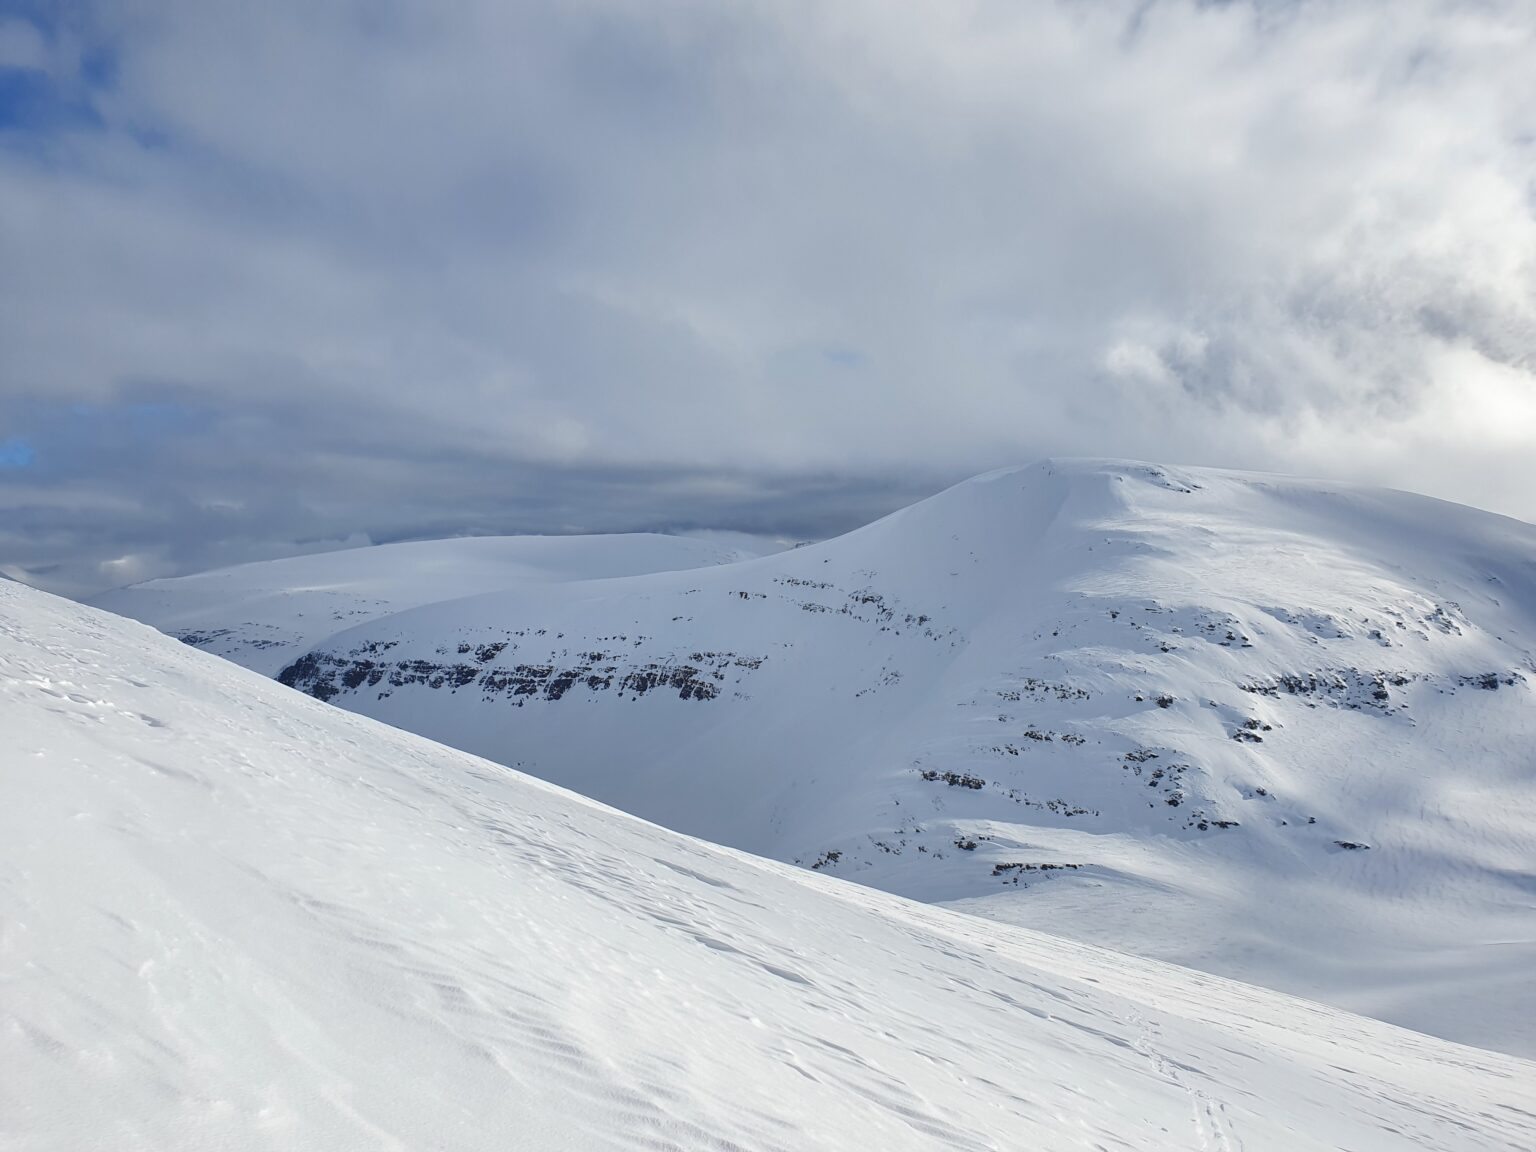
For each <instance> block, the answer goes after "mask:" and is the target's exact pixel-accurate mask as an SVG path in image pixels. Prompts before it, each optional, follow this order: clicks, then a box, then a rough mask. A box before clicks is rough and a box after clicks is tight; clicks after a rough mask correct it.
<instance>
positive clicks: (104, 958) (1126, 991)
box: [0, 565, 1536, 1152]
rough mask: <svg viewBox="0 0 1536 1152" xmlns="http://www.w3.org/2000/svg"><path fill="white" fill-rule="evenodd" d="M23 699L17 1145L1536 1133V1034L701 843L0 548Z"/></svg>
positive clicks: (580, 1144) (2, 635)
mask: <svg viewBox="0 0 1536 1152" xmlns="http://www.w3.org/2000/svg"><path fill="white" fill-rule="evenodd" d="M828 567H829V568H830V567H831V565H828ZM790 571H791V573H792V572H793V571H794V570H793V569H791V570H790ZM837 578H841V574H840V573H839V574H837ZM659 582H660V583H661V584H663V585H664V584H666V583H667V581H665V580H661V581H659ZM735 584H737V585H740V590H742V591H747V592H749V593H750V592H751V591H752V590H753V589H752V586H750V585H747V584H743V583H742V580H741V573H738V575H737V579H736V581H735ZM728 586H729V582H728ZM761 586H762V587H764V588H768V587H783V586H782V585H774V584H773V583H772V577H771V576H766V577H765V582H764V584H763V585H761ZM790 587H792V588H793V587H796V586H790ZM731 590H732V591H735V590H737V589H736V588H735V587H731ZM719 591H721V592H722V599H724V595H723V592H724V591H725V589H723V588H722V589H719ZM819 591H821V592H823V593H826V592H828V591H829V590H827V589H821V590H819ZM700 594H702V591H701V593H700ZM794 594H797V595H808V593H806V592H804V591H803V589H802V590H800V591H798V592H796V593H794ZM871 594H877V593H871ZM878 594H879V595H882V596H885V597H887V599H886V600H884V601H882V603H883V604H884V605H885V607H886V608H888V609H890V610H891V611H892V613H893V618H894V619H902V620H903V621H904V616H905V613H906V612H907V611H908V610H909V609H907V608H906V606H905V605H904V604H903V605H902V606H901V607H900V608H899V609H898V608H896V607H893V606H892V600H893V599H894V597H896V596H897V595H898V594H899V593H898V591H897V590H896V589H895V588H894V587H891V588H890V590H889V591H884V592H881V593H878ZM679 595H681V593H679ZM766 597H767V594H766V592H765V598H764V599H763V600H757V601H753V600H751V599H748V600H743V601H741V602H742V603H743V604H744V605H746V606H747V607H748V608H749V609H752V610H756V611H763V610H767V611H773V610H775V609H774V606H773V604H772V602H770V601H769V600H767V598H766ZM824 602H829V603H833V604H837V603H838V601H836V600H834V598H833V597H831V596H830V595H828V596H825V598H824ZM952 603H953V607H952V608H951V609H948V610H949V611H954V612H956V613H958V612H959V611H960V602H959V601H958V600H956V601H954V602H952ZM862 606H863V607H864V608H868V607H869V603H868V602H862ZM915 607H917V606H916V605H914V608H915ZM933 607H934V609H935V610H937V609H938V608H939V606H938V605H934V606H933ZM796 611H803V610H801V609H796ZM1373 611H1375V609H1374V607H1373ZM833 614H834V615H837V613H836V609H835V608H834V611H833ZM807 615H810V614H809V613H808V614H807ZM818 615H819V614H818ZM791 618H795V617H791ZM796 619H797V618H796ZM839 619H840V620H841V621H842V624H843V625H845V626H846V627H848V628H849V629H850V634H853V635H857V634H858V633H857V632H853V631H852V630H853V629H868V630H869V631H870V632H871V633H873V634H875V635H882V634H881V633H879V627H880V626H881V620H882V618H881V617H880V616H879V615H878V613H877V614H876V615H873V616H870V617H865V616H862V615H858V616H848V617H841V616H839ZM1462 619H1464V617H1462V616H1460V615H1458V617H1457V620H1458V621H1460V620H1462ZM962 622H963V621H960V620H958V619H956V618H953V617H952V618H950V620H949V622H947V623H946V622H944V621H942V620H940V619H938V618H934V626H933V627H932V629H931V631H932V632H933V634H934V636H935V637H937V639H935V638H933V637H929V636H926V635H925V634H924V633H923V629H924V628H925V627H927V625H907V626H906V627H904V628H903V629H902V632H903V635H902V637H901V638H900V639H902V640H904V641H905V640H908V639H912V640H913V643H914V645H915V644H916V643H917V641H918V640H919V639H920V640H921V641H922V642H923V643H926V644H932V645H934V646H935V648H936V649H937V648H938V646H939V645H941V644H943V643H946V641H945V639H944V637H945V636H946V633H947V631H948V629H950V628H953V627H958V626H959V624H960V623H962ZM886 623H887V624H889V621H886ZM1341 627H1342V625H1341ZM909 628H915V629H916V635H915V637H914V636H913V635H912V634H911V633H909V632H908V629H909ZM1462 630H1463V636H1466V635H1467V634H1468V633H1469V628H1468V627H1467V626H1465V625H1462ZM1254 631H1256V629H1252V628H1250V630H1249V634H1250V635H1251V634H1252V633H1253V632H1254ZM1170 634H1171V633H1170ZM1181 635H1187V634H1181ZM765 638H766V634H765ZM514 639H515V637H514ZM540 639H541V640H542V638H540ZM512 643H513V641H512V640H508V641H507V644H508V646H509V648H510V646H511V644H512ZM619 643H623V641H619ZM642 649H643V645H642ZM893 650H894V649H893ZM1154 650H1156V649H1154ZM450 651H452V649H450ZM556 651H558V649H556ZM636 651H637V655H636V657H635V659H640V658H642V657H646V656H650V655H652V654H653V652H645V651H642V650H640V649H637V650H636ZM782 651H783V650H782V649H780V650H777V651H774V652H770V653H768V654H767V658H766V659H765V660H764V662H763V664H762V667H761V668H760V669H758V670H759V671H766V670H768V669H769V668H770V667H771V664H770V661H771V660H772V659H773V658H774V657H775V656H778V655H780V654H782ZM498 655H499V654H498ZM472 656H473V654H472V653H471V657H472ZM495 661H496V657H493V658H491V659H487V660H485V661H483V662H482V663H483V664H485V665H490V664H493V663H495ZM625 674H626V675H627V673H625ZM614 675H615V677H616V678H617V677H618V676H619V675H620V673H619V670H618V668H617V667H616V668H615V672H614ZM710 678H711V679H713V677H710ZM734 678H735V674H734V673H727V679H726V680H725V681H724V682H723V683H724V684H726V685H729V687H727V688H725V689H724V690H722V691H721V692H719V693H717V695H716V696H715V697H714V698H713V699H704V700H700V699H697V698H690V699H688V700H681V699H679V697H678V693H677V691H676V690H673V691H672V692H671V693H670V695H671V698H672V700H673V701H674V702H675V704H676V707H678V708H680V709H681V708H693V709H696V710H697V709H708V708H710V707H711V705H714V704H719V705H721V706H724V707H730V706H731V705H730V704H729V701H730V700H731V699H732V695H731V694H732V693H733V692H735V691H737V690H738V689H737V688H736V687H735V686H734ZM741 678H742V681H743V684H742V686H741V688H740V689H739V690H740V691H742V692H743V693H744V694H746V693H747V692H748V691H749V690H748V688H747V687H746V684H747V681H748V677H747V675H746V673H745V668H744V667H743V674H742V677H741ZM381 683H382V682H381ZM716 683H722V682H721V681H716ZM894 686H895V685H887V686H885V687H894ZM397 691H398V689H397ZM432 691H433V690H432V689H426V688H424V689H423V690H422V692H423V697H424V698H425V696H426V694H429V693H431V692H432ZM584 691H585V692H586V693H587V695H586V696H580V695H577V696H575V697H573V698H562V700H560V701H553V702H551V701H549V700H548V698H547V694H541V695H540V696H539V697H538V701H539V703H538V704H537V705H536V704H534V703H530V704H529V705H528V706H527V707H525V708H523V709H511V711H514V712H520V713H523V714H528V713H530V712H531V710H532V709H533V708H535V707H536V706H544V705H549V706H550V708H553V707H555V706H565V707H569V706H571V705H572V704H573V703H574V701H577V700H582V699H596V698H601V699H603V700H605V701H606V700H607V699H610V698H613V699H617V687H615V688H614V689H608V690H605V692H606V694H605V693H604V692H598V691H596V690H593V689H584ZM653 691H656V692H661V691H662V690H659V689H656V690H647V691H646V692H645V693H643V694H641V696H640V697H639V699H638V700H637V699H636V697H635V696H634V694H633V692H632V690H626V692H625V698H626V701H627V702H629V703H628V706H629V707H630V709H631V710H633V711H636V712H643V711H647V710H648V709H649V708H650V706H651V705H652V704H653V703H659V701H660V700H661V699H662V698H663V695H664V694H663V695H657V696H656V697H655V698H654V699H653V697H652V692H653ZM1021 691H1022V689H1021ZM1475 691H1478V692H1481V691H1483V690H1482V689H1475ZM1499 691H1500V692H1504V691H1506V690H1505V689H1500V690H1499ZM402 694H403V693H402ZM460 694H461V695H464V692H463V690H462V689H461V693H460ZM1496 696H1497V693H1494V692H1489V693H1488V697H1489V698H1494V697H1496ZM1482 698H1483V697H1481V696H1480V697H1478V699H1482ZM1498 698H1503V697H1498ZM858 699H864V698H863V697H859V698H858ZM1261 699H1263V700H1268V699H1269V697H1267V696H1262V694H1261ZM1413 703H1414V704H1415V705H1417V704H1418V703H1419V701H1418V700H1414V701H1413ZM604 707H606V705H598V704H591V705H587V706H585V710H586V713H587V714H588V715H589V716H592V717H594V718H596V717H598V716H599V715H600V710H601V709H602V708H604ZM1154 707H1155V705H1154ZM1303 707H1304V705H1303ZM1320 707H1331V706H1330V705H1326V704H1320ZM501 710H502V711H507V710H508V709H507V708H506V707H505V706H504V707H503V708H502V709H501ZM1126 711H1127V712H1129V711H1130V709H1128V708H1127V709H1126ZM701 714H702V715H706V716H707V715H708V714H709V713H708V712H704V713H701ZM892 714H893V715H894V713H892ZM1275 718H1279V717H1275ZM808 719H809V718H808ZM1364 719H1366V717H1362V720H1364ZM1370 719H1373V720H1376V719H1379V718H1377V717H1375V716H1374V715H1373V716H1372V717H1370ZM994 722H995V721H994ZM1059 723H1060V724H1061V725H1063V726H1064V725H1065V724H1066V723H1067V720H1066V719H1062V720H1061V721H1059ZM1058 730H1059V731H1065V730H1066V729H1065V727H1062V728H1059V729H1058ZM1280 730H1281V729H1280V728H1279V727H1278V726H1274V727H1273V728H1272V729H1271V731H1280ZM0 731H3V732H4V733H5V740H4V741H3V743H0V1069H3V1075H0V1133H3V1143H4V1145H5V1147H7V1148H9V1149H16V1150H18V1152H36V1150H43V1149H49V1150H53V1149H77V1148H87V1147H92V1148H111V1149H113V1150H114V1152H117V1150H131V1149H153V1150H155V1152H167V1150H177V1149H187V1150H194V1149H196V1150H201V1149H207V1148H224V1149H242V1150H243V1149H265V1148H270V1149H285V1150H289V1149H317V1150H319V1149H324V1150H326V1152H332V1150H338V1149H364V1148H368V1149H374V1148H397V1149H406V1148H408V1149H427V1148H434V1149H465V1150H468V1149H484V1148H492V1147H526V1148H561V1149H640V1148H648V1149H680V1150H699V1152H703V1150H705V1149H709V1150H715V1149H723V1148H730V1149H738V1150H742V1152H756V1150H764V1152H766V1150H769V1149H793V1150H797V1152H798V1150H804V1149H812V1148H826V1149H839V1150H841V1149H849V1148H880V1149H908V1148H912V1149H918V1148H922V1149H927V1148H964V1149H982V1148H1010V1149H1012V1148H1040V1149H1052V1150H1057V1149H1063V1150H1064V1149H1072V1148H1081V1149H1091V1148H1111V1147H1112V1148H1121V1149H1149V1150H1156V1152H1166V1150H1168V1149H1178V1148H1189V1149H1239V1148H1242V1149H1247V1150H1248V1152H1261V1150H1265V1149H1273V1150H1275V1152H1308V1150H1319V1152H1320V1150H1324V1149H1326V1150H1334V1149H1339V1148H1351V1149H1356V1150H1358V1152H1380V1150H1389V1149H1402V1150H1409V1149H1413V1150H1419V1149H1425V1148H1434V1149H1443V1150H1448V1152H1450V1150H1462V1149H1466V1150H1472V1149H1482V1150H1493V1149H1500V1150H1508V1152H1517V1150H1526V1149H1529V1148H1531V1147H1532V1146H1533V1145H1536V1064H1532V1063H1530V1062H1528V1061H1523V1060H1520V1059H1518V1058H1515V1057H1509V1056H1502V1055H1497V1054H1494V1053H1489V1052H1484V1051H1480V1050H1476V1049H1471V1048H1464V1047H1459V1046H1456V1045H1453V1044H1449V1043H1446V1042H1443V1041H1439V1040H1433V1039H1430V1038H1428V1037H1424V1036H1421V1035H1418V1034H1415V1033H1411V1032H1407V1031H1403V1030H1400V1029H1397V1028H1393V1027H1391V1026H1389V1025H1386V1024H1382V1023H1379V1022H1376V1021H1370V1020H1365V1019H1361V1018H1358V1017H1352V1016H1349V1015H1346V1014H1344V1013H1341V1012H1339V1011H1336V1010H1333V1009H1329V1008H1324V1007H1321V1006H1318V1005H1314V1004H1309V1003H1306V1002H1303V1001H1299V1000H1294V999H1290V998H1288V997H1285V996H1281V995H1278V994H1275V993H1272V992H1267V991H1263V990H1260V989H1256V988H1251V987H1246V986H1243V985H1239V984H1234V983H1230V982H1228V981H1226V980H1223V979H1219V978H1215V977H1210V976H1203V975H1197V974H1195V973H1192V972H1188V971H1184V970H1180V969H1177V968H1173V967H1168V966H1165V965H1162V964H1158V963H1154V962H1148V961H1141V960H1136V959H1132V958H1129V957H1127V956H1124V955H1120V954H1116V953H1111V952H1105V951H1100V950H1098V949H1096V948H1093V947H1091V946H1087V945H1082V944H1075V943H1069V942H1067V941H1064V940H1060V939H1056V938H1054V937H1051V936H1046V935H1041V934H1036V933H1032V932H1028V931H1024V930H1021V929H1016V928H1010V927H1008V926H1005V925H999V924H991V923H987V922H985V921H981V920H978V919H975V918H971V917H964V916H959V915H956V914H954V913H952V912H948V911H945V910H942V909H936V908H930V907H925V906H922V905H917V904H912V903H908V902H905V901H902V900H900V899H897V898H895V897H891V896H888V895H885V894H882V893H879V892H876V891H873V890H870V889H867V888H861V887H858V886H855V885H849V884H843V883H839V882H837V881H835V880H832V879H829V878H826V877H824V876H821V875H817V874H814V873H812V872H809V871H806V870H803V869H792V868H788V867H785V866H783V865H778V864H773V863H769V862H765V861H759V860H754V859H752V858H749V857H746V856H744V855H742V854H739V853H737V852H733V851H730V850H728V849H720V848H715V847H711V846H709V845H706V844H702V843H700V842H698V841H695V840H691V839H688V838H686V837H684V836H680V835H678V834H675V833H672V832H668V831H665V830H663V829H660V828H657V827H655V826H654V825H650V824H646V823H643V822H641V821H639V820H637V819H634V818H633V817H630V816H627V815H624V814H621V813H618V812H614V811H612V810H610V809H606V808H604V807H601V806H600V805H598V804H596V803H594V802H591V801H587V800H584V799H582V798H580V797H577V796H574V795H572V794H570V793H567V792H563V791H561V790H559V789H556V788H553V787H551V786H549V785H547V784H543V783H540V782H537V781H534V780H532V779H530V778H528V777H525V776H523V775H520V774H518V773H516V772H511V771H508V770H506V769H504V768H501V767H498V766H496V765H494V764H491V763H488V762H486V761H483V760H477V759H474V758H472V757H470V756H468V755H465V754H462V753H459V752H454V751H450V750H448V749H445V748H443V747H441V746H437V745H433V744H430V743H428V742H427V741H425V740H423V739H421V738H419V737H416V736H413V735H410V734H407V733H404V732H399V731H395V730H392V729H389V728H386V727H384V726H382V725H378V724H375V723H374V722H372V721H370V720H368V719H365V718H362V717H357V716H353V715H349V714H347V713H346V712H343V711H340V710H338V709H334V708H325V707H322V706H320V705H319V704H317V703H315V702H313V701H310V700H306V699H304V698H303V697H301V696H299V695H297V694H295V693H292V692H289V691H287V690H285V689H283V688H281V687H279V686H278V685H276V684H274V683H272V682H270V681H268V680H264V679H262V678H261V677H259V676H256V675H254V674H252V673H250V672H248V671H246V670H243V669H240V668H237V667H235V666H233V665H231V664H228V663H225V662H222V661H218V660H215V659H212V658H211V657H209V656H207V655H205V654H202V653H199V652H195V651H192V650H190V649H189V648H186V647H184V646H181V645H178V644H175V643H174V642H172V641H170V640H168V639H164V638H162V637H158V636H156V635H155V634H154V633H152V632H150V631H149V630H147V629H144V628H142V627H140V626H139V625H136V624H133V623H131V622H128V621H125V620H122V619H119V618H117V617H113V616H109V615H107V614H104V613H101V612H97V611H94V610H91V609H88V608H84V607H81V606H79V605H74V604H70V603H67V602H65V601H62V600H58V599H55V598H53V597H49V596H46V595H44V594H42V593H38V592H34V591H32V590H29V589H26V588H23V587H20V586H18V585H11V584H3V583H0ZM1268 745H1269V740H1268V739H1266V742H1265V745H1264V747H1268ZM628 763H630V764H633V763H634V760H633V758H630V759H629V760H628ZM611 767H613V768H615V769H617V768H618V767H619V766H618V765H611ZM1194 772H1195V769H1193V768H1191V769H1190V770H1189V772H1188V773H1186V775H1193V774H1194ZM898 779H899V777H898ZM940 787H941V788H947V787H948V786H947V785H941V786H940ZM966 791H970V790H969V789H967V790H966ZM981 792H982V793H983V794H985V793H986V792H987V789H986V788H984V789H982V790H981ZM919 794H920V793H917V792H913V793H911V795H914V796H915V795H919ZM934 794H935V795H946V796H947V795H948V794H949V793H946V792H942V791H939V792H935V793H934ZM1203 802H1204V803H1212V801H1203ZM1277 803H1278V801H1277ZM1187 842H1188V843H1190V844H1195V843H1199V841H1197V840H1195V839H1194V838H1193V835H1192V834H1191V836H1190V838H1189V839H1188V841H1187ZM977 851H980V849H979V848H978V850H977ZM1371 851H1372V852H1378V851H1381V849H1379V848H1376V847H1373V848H1372V849H1371ZM967 858H968V859H969V856H967ZM1324 858H1325V859H1331V858H1332V857H1330V856H1328V855H1327V854H1326V853H1325V854H1324ZM1371 858H1372V859H1375V858H1376V857H1371ZM903 859H907V857H906V856H904V857H903ZM1351 859H1353V857H1351Z"/></svg>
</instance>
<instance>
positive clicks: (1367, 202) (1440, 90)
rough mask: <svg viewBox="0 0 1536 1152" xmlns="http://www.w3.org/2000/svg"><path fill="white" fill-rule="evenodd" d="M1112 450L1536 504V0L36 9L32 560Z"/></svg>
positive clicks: (19, 174) (28, 100) (21, 302)
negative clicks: (1535, 0) (1455, 0)
mask: <svg viewBox="0 0 1536 1152" xmlns="http://www.w3.org/2000/svg"><path fill="white" fill-rule="evenodd" d="M1066 455H1071V456H1113V457H1134V458H1138V459H1144V460H1154V461H1160V462H1166V463H1182V464H1207V465H1216V466H1225V467H1240V468H1253V469H1263V470H1273V471H1282V472H1291V473H1299V474H1305V475H1317V476H1325V477H1330V478H1334V479H1339V480H1351V481H1363V482H1368V483H1379V484H1386V485H1390V486H1393V487H1400V488H1407V489H1411V490H1414V491H1419V492H1425V493H1429V494H1431V495H1435V496H1440V497H1443V498H1446V499H1450V500H1456V501H1460V502H1463V503H1469V504H1474V505H1477V506H1480V507H1484V508H1488V509H1492V510H1494V511H1498V512H1502V513H1505V514H1508V515H1513V516H1517V517H1521V518H1523V519H1526V520H1536V4H1531V3H1529V0H1507V2H1506V0H1463V2H1451V0H1438V2H1431V0H1331V2H1330V0H1230V2H1226V3H1212V2H1205V3H1196V2H1194V0H1094V2H1088V0H1057V2H1045V0H1038V2H1037V0H1007V2H1002V0H904V2H903V3H899V4H892V3H889V0H816V2H810V0H771V2H767V0H732V2H731V3H728V4H722V3H719V2H718V0H647V2H646V3H643V4H635V3H633V2H631V0H560V2H559V3H550V2H549V0H538V2H527V3H525V2H522V0H432V2H426V0H420V2H418V0H264V2H263V3H260V4H251V3H247V2H243V0H242V2H233V0H143V2H141V3H135V4H131V5H130V4H122V3H120V2H103V3H97V2H95V0H48V2H38V0H20V2H18V0H0V573H4V574H7V575H10V576H11V577H13V578H17V579H23V580H26V581H28V582H30V583H34V584H37V585H39V586H41V587H45V588H50V589H52V590H55V591H59V592H62V593H65V594H68V595H85V594H89V593H90V592H93V591H96V590H99V589H101V588H105V587H110V586H114V585H118V584H122V583H128V582H132V581H135V580H141V579H147V578H151V577H155V576H161V575H167V574H175V573H180V572H187V571H195V570H201V569H205V568H209V567H214V566H219V565H224V564H230V563H237V562H242V561H246V560H253V559H260V558H264V557H269V556H278V555H289V554H294V553H298V552H305V551H315V550H321V549H326V548H335V547H341V546H355V545H358V544H363V543H367V542H370V541H373V542H382V541H389V540H399V539H411V538H424V537H433V536H449V535H459V534H466V533H473V534H480V533H505V532H519V533H520V532H555V533H565V532H587V531H596V532H611V531H626V530H651V531H674V532H693V531H709V530H728V531H734V532H747V533H754V534H761V535H765V536H770V537H774V538H777V539H783V540H800V539H814V538H820V537H825V536H828V535H832V534H835V533H838V532H841V531H844V530H847V529H850V528H852V527H855V526H857V525H858V524H860V523H863V522H865V521H867V520H869V519H872V518H874V517H876V516H879V515H881V514H883V513H885V512H888V511H891V510H892V509H894V508H896V507H899V506H901V505H902V504H905V503H909V502H911V501H912V500H915V499H918V498H921V497H922V496H925V495H928V494H930V493H932V492H934V491H936V490H938V489H940V488H942V487H944V486H946V485H947V484H949V483H952V482H954V481H957V480H960V479H962V478H964V477H966V476H968V475H971V474H974V473H977V472H981V471H986V470H988V469H991V468H995V467H999V466H1003V465H1008V464H1015V463H1026V462H1028V461H1031V460H1034V459H1038V458H1040V457H1043V456H1066Z"/></svg>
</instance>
